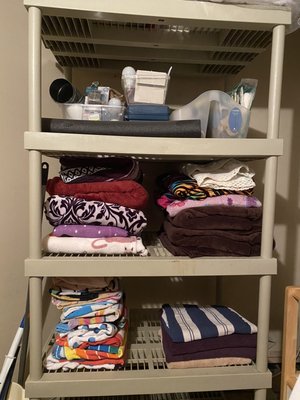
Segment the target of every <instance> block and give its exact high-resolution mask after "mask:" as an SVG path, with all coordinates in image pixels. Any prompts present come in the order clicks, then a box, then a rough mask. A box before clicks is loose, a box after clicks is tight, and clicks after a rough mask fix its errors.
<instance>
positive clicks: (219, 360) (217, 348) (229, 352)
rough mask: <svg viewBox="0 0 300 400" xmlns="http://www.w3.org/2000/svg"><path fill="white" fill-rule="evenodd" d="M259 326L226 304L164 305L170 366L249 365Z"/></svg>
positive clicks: (163, 331)
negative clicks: (201, 305) (200, 305)
mask: <svg viewBox="0 0 300 400" xmlns="http://www.w3.org/2000/svg"><path fill="white" fill-rule="evenodd" d="M256 332H257V327H256V326H255V325H254V324H252V323H251V322H249V321H248V320H247V319H246V318H244V317H242V316H241V315H240V314H238V313H237V312H236V311H234V310H233V309H232V308H230V307H226V306H203V307H199V306H197V305H193V304H180V305H170V304H164V305H163V306H162V315H161V340H162V345H163V350H164V353H165V357H166V362H167V365H168V368H199V367H217V366H228V365H247V364H250V363H251V362H252V360H254V359H255V357H256V341H257V333H256Z"/></svg>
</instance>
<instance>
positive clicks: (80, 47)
mask: <svg viewBox="0 0 300 400" xmlns="http://www.w3.org/2000/svg"><path fill="white" fill-rule="evenodd" d="M44 43H45V46H46V47H47V48H48V49H50V50H51V51H53V52H71V53H86V54H95V53H96V51H95V47H94V45H93V44H90V43H73V42H60V41H56V40H45V41H44Z"/></svg>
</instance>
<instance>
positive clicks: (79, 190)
mask: <svg viewBox="0 0 300 400" xmlns="http://www.w3.org/2000/svg"><path fill="white" fill-rule="evenodd" d="M46 190H47V192H48V193H49V194H50V195H60V196H63V195H65V196H74V197H77V198H81V199H84V200H96V201H103V202H104V203H113V204H119V205H121V206H124V207H129V208H134V209H137V210H141V209H144V208H145V207H146V205H147V201H148V193H147V191H146V189H145V188H144V187H143V186H142V185H140V184H139V183H137V182H135V181H111V182H84V183H64V182H63V181H62V180H61V179H60V178H59V177H58V176H56V177H54V178H52V179H49V180H48V182H47V188H46Z"/></svg>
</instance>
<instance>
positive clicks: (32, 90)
mask: <svg viewBox="0 0 300 400" xmlns="http://www.w3.org/2000/svg"><path fill="white" fill-rule="evenodd" d="M28 46H29V47H28V94H29V96H28V123H29V131H31V132H40V131H41V11H40V10H39V9H38V8H36V7H30V8H29V9H28ZM41 196H42V191H41V154H40V152H38V151H35V150H31V151H30V152H29V257H30V258H41V213H42V210H41ZM29 290H30V297H29V301H30V338H29V345H30V362H29V363H30V378H31V379H32V380H39V379H40V378H41V376H42V365H41V364H42V361H41V360H42V278H36V277H30V278H29Z"/></svg>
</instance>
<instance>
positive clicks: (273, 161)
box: [255, 25, 285, 400]
mask: <svg viewBox="0 0 300 400" xmlns="http://www.w3.org/2000/svg"><path fill="white" fill-rule="evenodd" d="M284 40H285V27H284V25H278V26H276V27H275V28H274V29H273V37H272V53H271V69H270V85H269V101H268V110H269V111H268V129H267V138H268V139H276V138H278V136H279V114H280V101H281V87H282V71H283V54H284ZM265 168H266V169H265V186H264V214H263V226H262V242H261V256H262V257H263V258H271V257H272V254H273V232H274V217H275V196H274V194H276V178H277V157H269V158H268V159H267V160H266V167H265ZM270 299H271V276H262V277H261V278H260V281H259V305H258V324H257V325H258V335H257V354H256V365H257V369H258V371H260V372H265V371H266V370H267V367H268V336H269V318H270ZM266 394H267V390H266V389H259V390H256V391H255V400H265V399H266Z"/></svg>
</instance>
